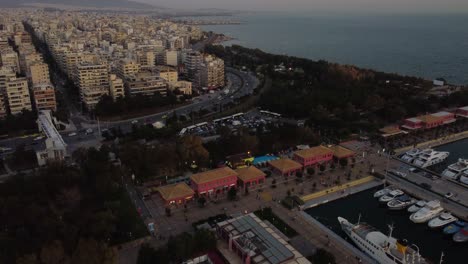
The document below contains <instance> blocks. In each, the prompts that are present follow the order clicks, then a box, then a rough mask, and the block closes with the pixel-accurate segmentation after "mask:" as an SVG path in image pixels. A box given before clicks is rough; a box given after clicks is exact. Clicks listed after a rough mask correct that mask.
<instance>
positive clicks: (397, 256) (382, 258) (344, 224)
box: [338, 217, 428, 264]
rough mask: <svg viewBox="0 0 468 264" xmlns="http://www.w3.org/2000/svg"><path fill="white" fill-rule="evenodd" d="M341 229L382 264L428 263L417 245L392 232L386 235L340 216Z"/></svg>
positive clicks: (366, 225)
mask: <svg viewBox="0 0 468 264" xmlns="http://www.w3.org/2000/svg"><path fill="white" fill-rule="evenodd" d="M338 222H340V225H341V229H343V231H344V232H345V233H346V235H348V236H349V238H350V239H351V240H352V241H353V242H354V244H355V245H356V246H357V247H358V248H359V249H361V250H362V251H364V252H365V253H366V254H367V255H369V256H370V257H371V258H373V259H375V261H376V262H377V263H380V264H425V263H428V262H427V261H426V260H425V259H424V258H423V257H421V255H420V254H419V249H418V247H417V246H415V245H411V246H408V241H406V240H397V239H396V238H394V237H392V229H390V234H389V235H388V236H387V235H384V234H383V233H382V232H380V231H378V230H377V229H375V228H374V227H372V226H370V225H368V224H365V223H357V224H351V223H350V222H348V220H346V219H344V218H342V217H338Z"/></svg>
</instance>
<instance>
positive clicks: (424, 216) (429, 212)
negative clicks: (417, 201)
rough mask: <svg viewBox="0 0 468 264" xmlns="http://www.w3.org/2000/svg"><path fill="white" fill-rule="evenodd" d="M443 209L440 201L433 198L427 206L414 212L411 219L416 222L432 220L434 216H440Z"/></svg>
mask: <svg viewBox="0 0 468 264" xmlns="http://www.w3.org/2000/svg"><path fill="white" fill-rule="evenodd" d="M443 210H444V208H442V206H440V202H439V201H438V200H433V201H430V202H428V203H427V204H426V206H424V207H423V208H422V209H420V210H419V211H417V212H416V213H413V214H412V215H411V216H410V220H411V221H413V223H416V224H419V223H425V222H427V221H429V220H431V219H432V218H434V217H436V216H438V215H439V214H440V213H441V212H442V211H443Z"/></svg>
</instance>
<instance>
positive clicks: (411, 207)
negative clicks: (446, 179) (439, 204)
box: [408, 200, 427, 213]
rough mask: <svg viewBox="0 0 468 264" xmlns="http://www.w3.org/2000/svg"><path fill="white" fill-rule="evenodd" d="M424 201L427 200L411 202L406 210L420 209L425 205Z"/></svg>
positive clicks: (414, 210)
mask: <svg viewBox="0 0 468 264" xmlns="http://www.w3.org/2000/svg"><path fill="white" fill-rule="evenodd" d="M426 203H427V202H426V201H424V200H420V201H417V202H416V203H415V204H413V205H412V206H410V207H409V208H408V212H409V213H416V212H417V211H419V210H420V209H422V208H423V207H424V206H426Z"/></svg>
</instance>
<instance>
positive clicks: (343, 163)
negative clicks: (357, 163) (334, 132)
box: [339, 158, 348, 168]
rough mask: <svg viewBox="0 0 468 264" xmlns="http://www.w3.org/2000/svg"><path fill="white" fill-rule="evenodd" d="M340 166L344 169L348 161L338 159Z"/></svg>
mask: <svg viewBox="0 0 468 264" xmlns="http://www.w3.org/2000/svg"><path fill="white" fill-rule="evenodd" d="M339 162H340V166H341V167H342V168H344V167H346V166H347V165H348V159H347V158H344V159H340V161H339Z"/></svg>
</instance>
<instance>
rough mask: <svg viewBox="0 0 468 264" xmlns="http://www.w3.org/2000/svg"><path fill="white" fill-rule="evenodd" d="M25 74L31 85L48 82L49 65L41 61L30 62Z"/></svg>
mask: <svg viewBox="0 0 468 264" xmlns="http://www.w3.org/2000/svg"><path fill="white" fill-rule="evenodd" d="M27 76H28V78H29V81H30V83H31V85H32V86H34V85H37V84H44V83H45V84H47V83H50V75H49V66H48V65H47V64H45V63H43V62H38V63H35V64H32V65H30V66H29V70H28V74H27Z"/></svg>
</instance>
